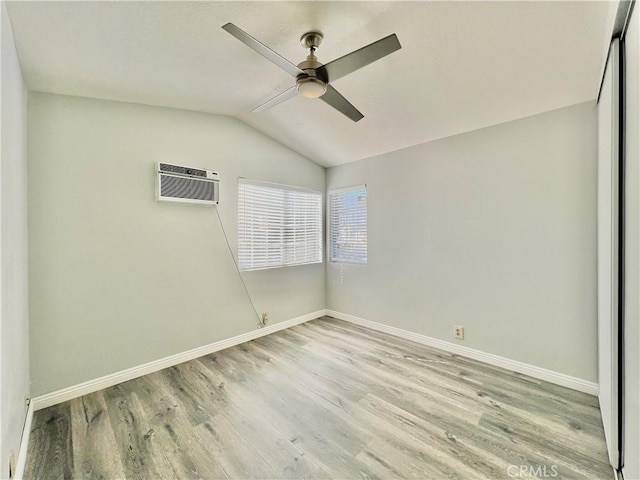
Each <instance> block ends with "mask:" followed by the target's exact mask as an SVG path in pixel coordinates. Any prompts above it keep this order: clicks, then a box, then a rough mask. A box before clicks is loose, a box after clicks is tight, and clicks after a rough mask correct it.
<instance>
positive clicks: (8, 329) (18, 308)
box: [0, 2, 29, 478]
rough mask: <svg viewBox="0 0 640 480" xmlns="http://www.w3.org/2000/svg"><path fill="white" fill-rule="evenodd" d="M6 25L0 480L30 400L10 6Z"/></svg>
mask: <svg viewBox="0 0 640 480" xmlns="http://www.w3.org/2000/svg"><path fill="white" fill-rule="evenodd" d="M0 17H2V18H1V20H2V26H1V30H2V32H1V33H2V38H1V41H0V43H1V47H2V59H1V62H2V63H1V67H2V68H1V70H2V76H1V78H2V80H1V82H2V97H1V100H0V110H1V111H2V122H1V123H2V131H1V136H2V140H1V142H0V143H2V169H1V174H0V178H1V185H0V204H1V205H2V208H1V213H0V224H1V228H0V245H1V253H0V257H1V262H0V263H1V265H2V268H1V273H0V302H1V304H2V309H1V315H2V317H1V321H0V371H1V374H0V375H1V383H0V412H1V415H0V430H1V431H2V435H0V478H8V476H9V455H10V453H9V452H11V451H13V452H14V454H15V457H17V455H18V448H19V446H20V437H21V434H22V427H23V425H24V419H25V413H26V410H25V399H26V398H27V397H29V315H28V311H29V308H28V294H27V283H28V282H27V90H26V88H25V85H24V82H23V79H22V72H21V70H20V63H19V62H18V56H17V54H16V47H15V44H14V41H13V33H12V31H11V23H10V22H9V17H8V15H7V10H6V5H5V4H4V2H2V3H1V4H0Z"/></svg>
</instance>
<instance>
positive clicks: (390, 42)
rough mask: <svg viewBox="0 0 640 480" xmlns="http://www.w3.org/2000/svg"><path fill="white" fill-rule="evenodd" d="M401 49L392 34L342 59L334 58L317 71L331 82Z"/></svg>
mask: <svg viewBox="0 0 640 480" xmlns="http://www.w3.org/2000/svg"><path fill="white" fill-rule="evenodd" d="M401 48H402V45H400V41H399V40H398V37H397V36H396V34H395V33H393V34H391V35H389V36H388V37H384V38H383V39H381V40H378V41H377V42H373V43H370V44H369V45H367V46H366V47H362V48H360V49H358V50H355V51H353V52H351V53H348V54H347V55H345V56H343V57H340V58H336V59H335V60H333V61H331V62H329V63H327V64H326V65H324V66H322V67H319V68H318V70H324V72H325V73H326V74H327V78H328V81H329V82H333V81H335V80H337V79H338V78H342V77H344V76H345V75H347V74H349V73H351V72H355V71H356V70H358V69H359V68H362V67H365V66H367V65H369V64H370V63H373V62H375V61H376V60H380V59H381V58H382V57H386V56H387V55H389V54H390V53H393V52H395V51H396V50H400V49H401Z"/></svg>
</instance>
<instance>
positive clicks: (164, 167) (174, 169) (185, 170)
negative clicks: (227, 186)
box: [159, 163, 207, 178]
mask: <svg viewBox="0 0 640 480" xmlns="http://www.w3.org/2000/svg"><path fill="white" fill-rule="evenodd" d="M159 170H161V171H163V172H167V173H180V174H182V175H192V176H195V177H204V178H207V171H206V170H201V169H199V168H189V167H181V166H179V165H169V164H168V163H161V164H159Z"/></svg>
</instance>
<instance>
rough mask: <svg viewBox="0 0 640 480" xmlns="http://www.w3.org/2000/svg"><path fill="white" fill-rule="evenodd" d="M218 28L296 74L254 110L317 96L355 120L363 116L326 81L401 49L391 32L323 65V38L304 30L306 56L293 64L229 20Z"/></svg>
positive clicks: (302, 40)
mask: <svg viewBox="0 0 640 480" xmlns="http://www.w3.org/2000/svg"><path fill="white" fill-rule="evenodd" d="M222 28H223V29H224V30H225V31H227V32H229V33H230V34H231V35H233V36H234V37H236V38H237V39H238V40H240V41H241V42H242V43H244V44H245V45H247V46H248V47H249V48H251V49H253V50H254V51H256V52H257V53H259V54H260V55H262V56H263V57H264V58H266V59H267V60H269V61H271V62H272V63H274V64H276V65H277V66H279V67H280V68H282V69H283V70H284V71H286V72H287V73H289V74H290V75H292V76H294V77H296V84H295V85H294V86H292V87H291V88H289V89H288V90H285V91H284V92H282V93H280V94H279V95H276V96H275V97H274V98H272V99H271V100H268V101H267V102H265V103H263V104H262V105H260V106H259V107H257V108H255V109H254V110H253V112H254V113H256V112H260V111H262V110H266V109H267V108H270V107H273V106H275V105H277V104H279V103H282V102H284V101H285V100H288V99H289V98H293V97H295V96H296V95H298V94H299V95H301V96H303V97H306V98H319V99H320V100H322V101H323V102H325V103H326V104H328V105H330V106H331V107H333V108H335V109H336V110H338V111H339V112H340V113H342V114H343V115H346V116H347V117H349V118H350V119H351V120H353V121H354V122H357V121H358V120H360V119H362V118H363V117H364V115H362V113H360V112H359V111H358V109H357V108H356V107H354V106H353V105H351V103H349V101H348V100H347V99H346V98H344V97H343V96H342V95H341V94H340V93H339V92H338V91H337V90H336V89H335V88H333V86H331V85H330V82H333V81H334V80H337V79H339V78H342V77H344V76H345V75H348V74H349V73H352V72H355V71H356V70H358V69H360V68H362V67H365V66H367V65H369V64H370V63H373V62H375V61H376V60H379V59H381V58H382V57H385V56H387V55H389V54H390V53H393V52H395V51H396V50H399V49H400V48H401V45H400V42H399V41H398V37H397V36H396V35H395V34H391V35H389V36H388V37H385V38H383V39H381V40H378V41H377V42H373V43H371V44H369V45H367V46H365V47H362V48H360V49H359V50H356V51H354V52H351V53H349V54H347V55H345V56H343V57H340V58H337V59H335V60H333V61H331V62H329V63H327V64H326V65H323V64H322V63H320V62H319V61H318V58H317V57H316V50H318V47H320V44H321V43H322V39H323V36H322V33H320V32H307V33H305V34H304V35H302V37H300V43H301V44H302V46H303V47H304V48H305V49H308V50H309V55H307V59H306V60H305V61H303V62H301V63H299V64H298V65H294V64H293V63H291V62H290V61H289V60H287V59H286V58H284V57H282V56H281V55H279V54H277V53H276V52H274V51H273V50H271V49H270V48H269V47H267V46H266V45H264V44H262V43H260V42H259V41H258V40H256V39H255V38H253V37H252V36H251V35H249V34H248V33H246V32H245V31H243V30H241V29H240V28H238V27H236V26H235V25H234V24H233V23H227V24H226V25H223V26H222Z"/></svg>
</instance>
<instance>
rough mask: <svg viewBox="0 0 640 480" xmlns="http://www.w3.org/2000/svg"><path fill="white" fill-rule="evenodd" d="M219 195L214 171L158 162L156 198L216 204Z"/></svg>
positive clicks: (218, 181) (218, 184) (217, 178)
mask: <svg viewBox="0 0 640 480" xmlns="http://www.w3.org/2000/svg"><path fill="white" fill-rule="evenodd" d="M219 196H220V179H219V177H218V174H217V173H216V172H212V171H210V170H203V169H200V168H191V167H183V166H180V165H170V164H167V163H158V170H157V180H156V199H157V200H159V201H166V202H184V203H200V204H205V205H218V203H219Z"/></svg>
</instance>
